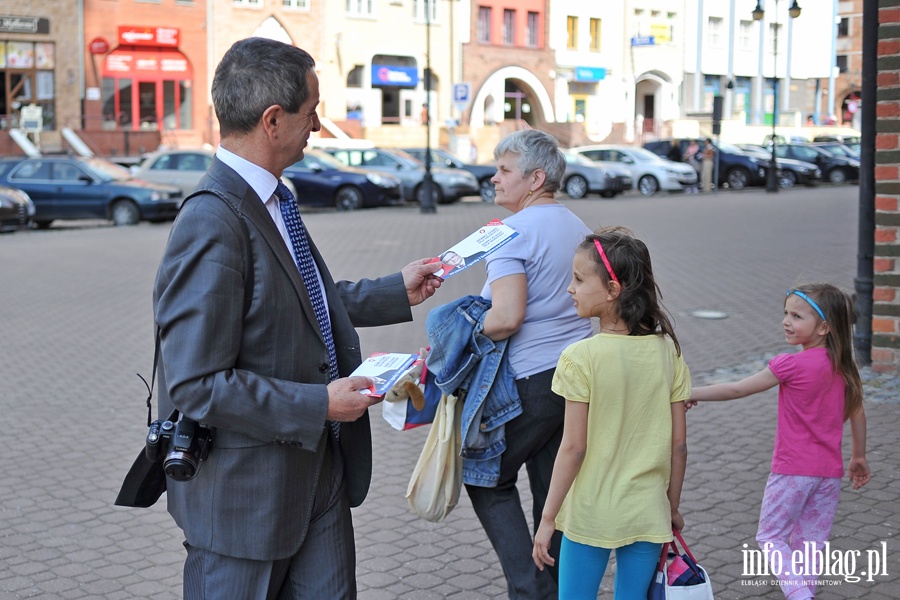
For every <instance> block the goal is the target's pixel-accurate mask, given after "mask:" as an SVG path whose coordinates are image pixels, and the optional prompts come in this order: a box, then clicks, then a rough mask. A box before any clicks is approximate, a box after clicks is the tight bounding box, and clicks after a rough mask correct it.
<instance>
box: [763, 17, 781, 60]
mask: <svg viewBox="0 0 900 600" xmlns="http://www.w3.org/2000/svg"><path fill="white" fill-rule="evenodd" d="M779 35H781V25H779V24H777V23H772V24H771V25H769V39H768V40H766V47H767V51H768V53H769V54H773V55H774V54H775V40H776V39H777V38H778V37H779ZM781 40H782V41H781V43H782V44H784V38H781ZM781 49H782V50H784V47H782V48H781Z"/></svg>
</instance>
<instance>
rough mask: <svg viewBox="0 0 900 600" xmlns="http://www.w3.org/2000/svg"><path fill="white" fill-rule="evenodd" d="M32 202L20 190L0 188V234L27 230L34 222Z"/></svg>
mask: <svg viewBox="0 0 900 600" xmlns="http://www.w3.org/2000/svg"><path fill="white" fill-rule="evenodd" d="M34 210H35V209H34V202H32V201H31V198H29V197H28V194H26V193H25V192H23V191H22V190H17V189H16V188H11V187H7V186H5V185H4V186H0V233H8V232H10V231H17V230H19V229H27V228H28V227H31V225H32V223H33V222H34Z"/></svg>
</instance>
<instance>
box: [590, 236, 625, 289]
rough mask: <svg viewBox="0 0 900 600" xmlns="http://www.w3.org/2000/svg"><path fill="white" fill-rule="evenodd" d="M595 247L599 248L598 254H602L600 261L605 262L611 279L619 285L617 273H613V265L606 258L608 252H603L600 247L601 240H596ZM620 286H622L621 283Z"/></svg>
mask: <svg viewBox="0 0 900 600" xmlns="http://www.w3.org/2000/svg"><path fill="white" fill-rule="evenodd" d="M594 245H595V246H597V252H599V253H600V260H602V261H603V264H604V265H606V272H607V273H609V278H610V279H612V280H613V281H615V282H616V283H619V278H618V277H616V274H615V272H614V271H613V268H612V265H611V264H609V259H608V258H606V252H604V251H603V246H601V245H600V240H598V239H596V238H594ZM619 285H622V284H621V283H619Z"/></svg>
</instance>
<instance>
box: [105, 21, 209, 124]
mask: <svg viewBox="0 0 900 600" xmlns="http://www.w3.org/2000/svg"><path fill="white" fill-rule="evenodd" d="M166 32H170V30H166ZM160 39H162V40H163V41H164V42H165V44H163V43H160V45H148V46H139V45H137V46H136V45H130V44H125V45H121V46H119V47H117V48H116V49H115V50H113V51H112V52H111V53H109V54H108V55H107V56H106V58H105V59H104V63H103V80H102V84H101V95H102V101H103V116H104V119H103V120H104V127H109V124H110V122H111V120H110V115H115V122H116V123H117V127H118V128H120V129H131V130H138V129H140V130H166V131H171V130H179V129H191V128H192V127H193V122H192V121H193V118H192V114H193V107H192V100H193V95H192V94H191V73H192V70H191V66H190V63H189V62H188V60H187V57H186V56H184V55H183V54H182V53H181V52H180V51H178V50H177V49H176V48H174V47H171V45H170V40H169V38H168V37H166V38H160ZM176 43H177V39H175V40H172V41H171V44H176Z"/></svg>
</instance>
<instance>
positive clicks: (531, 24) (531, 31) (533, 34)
mask: <svg viewBox="0 0 900 600" xmlns="http://www.w3.org/2000/svg"><path fill="white" fill-rule="evenodd" d="M525 43H526V44H528V46H529V47H531V48H537V46H538V14H537V13H536V12H529V13H528V21H527V22H526V24H525Z"/></svg>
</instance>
